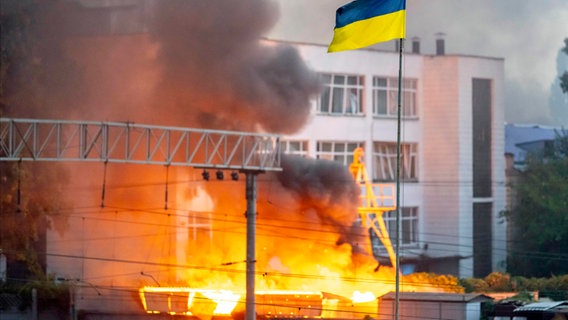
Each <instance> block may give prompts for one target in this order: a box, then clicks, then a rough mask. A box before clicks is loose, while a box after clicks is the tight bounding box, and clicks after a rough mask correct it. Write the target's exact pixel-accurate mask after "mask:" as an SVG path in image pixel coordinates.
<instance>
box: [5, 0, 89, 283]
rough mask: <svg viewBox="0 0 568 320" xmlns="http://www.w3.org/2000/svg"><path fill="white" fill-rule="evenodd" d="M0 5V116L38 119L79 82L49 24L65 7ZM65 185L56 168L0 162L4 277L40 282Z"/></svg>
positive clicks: (26, 2) (12, 1)
mask: <svg viewBox="0 0 568 320" xmlns="http://www.w3.org/2000/svg"><path fill="white" fill-rule="evenodd" d="M1 1H2V5H1V6H0V44H1V46H0V116H2V117H5V116H25V117H41V115H42V110H47V109H49V108H48V106H49V103H48V102H49V101H52V102H65V100H64V99H61V98H60V96H56V97H55V98H53V96H54V95H53V94H52V92H60V91H61V90H59V89H60V88H62V87H64V86H65V85H67V84H69V83H72V82H74V81H77V80H78V79H79V77H80V72H78V70H77V69H76V68H74V63H73V62H72V60H70V59H69V58H68V57H67V56H66V55H65V54H64V45H63V44H64V42H65V36H66V33H65V32H61V31H60V30H59V29H60V28H61V25H62V24H61V23H55V22H56V21H58V20H57V19H53V13H55V12H59V11H61V12H64V11H62V10H60V9H62V6H65V5H68V4H66V3H65V2H63V1H58V0H42V1H36V0H1ZM48 22H49V23H48ZM61 70H66V71H68V72H61ZM69 95H72V93H70V94H69ZM1 152H2V150H0V154H1ZM67 180H68V177H67V171H66V170H65V168H64V167H62V166H61V165H57V164H46V163H42V164H40V163H34V164H31V163H18V162H0V250H2V252H3V253H4V254H6V256H7V258H8V273H9V276H12V277H13V278H28V279H29V278H32V277H33V278H41V277H44V276H45V275H44V274H43V271H44V268H43V267H44V265H45V254H40V253H43V252H45V239H44V238H45V232H46V230H48V229H49V228H55V229H56V230H58V231H59V232H63V231H64V230H65V228H66V224H67V220H66V218H65V216H64V215H62V214H60V210H59V207H60V206H61V205H62V203H63V202H62V199H63V197H62V191H61V190H62V189H61V187H62V186H63V184H64V183H65V182H66V181H67Z"/></svg>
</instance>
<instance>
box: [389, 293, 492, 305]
mask: <svg viewBox="0 0 568 320" xmlns="http://www.w3.org/2000/svg"><path fill="white" fill-rule="evenodd" d="M380 299H381V300H394V299H395V293H394V292H389V293H387V294H385V295H383V296H382V297H381V298H380ZM399 299H400V300H406V301H436V302H466V303H467V302H483V301H490V300H493V298H491V297H489V296H486V295H484V294H479V293H447V292H399Z"/></svg>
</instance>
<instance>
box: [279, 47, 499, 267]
mask: <svg viewBox="0 0 568 320" xmlns="http://www.w3.org/2000/svg"><path fill="white" fill-rule="evenodd" d="M293 45H294V46H295V47H297V48H298V50H299V51H300V53H301V55H302V56H303V58H304V59H305V61H306V63H307V64H308V65H309V66H310V67H311V68H312V69H314V70H316V71H317V72H318V73H320V74H321V75H322V79H323V81H324V83H325V84H326V85H325V89H324V91H323V93H322V95H321V97H320V98H319V99H318V100H317V101H314V102H313V109H312V114H311V116H310V120H309V123H308V124H307V125H306V126H305V127H304V128H303V129H302V130H301V132H298V133H297V134H294V135H292V136H287V137H285V138H284V140H285V141H284V145H285V147H286V149H287V151H288V152H292V153H297V154H302V155H307V156H309V157H315V158H324V159H333V160H336V161H339V162H342V163H344V164H345V165H348V164H349V163H350V162H351V161H352V159H353V158H352V151H353V150H354V149H355V148H356V147H358V146H361V147H363V148H364V149H365V151H366V152H365V163H366V164H367V170H368V172H369V175H370V176H372V179H373V181H374V182H394V181H395V175H396V141H397V91H398V89H397V88H398V87H397V85H398V84H397V79H398V65H399V62H398V60H399V54H398V52H397V51H394V50H393V51H390V52H389V51H379V50H373V49H362V50H354V51H345V52H339V53H332V54H328V53H327V52H326V51H327V47H326V46H321V45H311V44H293ZM413 45H414V48H415V50H417V48H418V47H419V45H417V43H413ZM443 49H444V48H443V40H442V41H440V40H438V52H439V54H436V55H431V54H420V53H417V52H416V53H405V54H404V59H403V65H402V74H403V76H402V78H403V102H402V109H403V111H402V113H403V119H402V125H401V137H402V139H401V141H402V147H401V150H402V170H401V177H402V184H401V199H400V204H401V214H402V233H401V235H402V237H401V238H402V239H401V242H402V250H401V254H402V255H401V259H402V261H404V259H407V260H408V259H410V260H412V261H414V262H415V265H416V266H417V267H418V269H420V270H422V271H431V272H439V273H446V274H448V273H449V274H454V275H458V276H459V277H472V276H476V277H484V276H486V275H487V274H489V273H490V272H491V271H495V270H503V269H504V267H505V257H506V252H505V248H506V243H505V233H506V232H505V228H506V226H505V222H504V221H503V219H501V218H500V217H499V212H500V211H501V210H503V209H504V208H505V183H504V182H505V160H504V157H503V154H504V131H503V123H504V107H505V105H504V85H503V82H504V60H503V59H501V58H487V57H478V56H467V55H445V54H444V53H443V52H444V50H443ZM386 217H387V224H389V225H390V229H392V227H393V225H394V221H395V216H394V215H393V214H387V215H386ZM391 238H392V235H391ZM413 258H414V259H413ZM417 258H422V259H417Z"/></svg>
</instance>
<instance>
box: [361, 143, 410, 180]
mask: <svg viewBox="0 0 568 320" xmlns="http://www.w3.org/2000/svg"><path fill="white" fill-rule="evenodd" d="M380 147H386V148H387V149H382V150H381V149H380ZM400 148H401V152H400V156H401V177H400V178H401V179H400V180H401V181H403V182H418V177H419V172H418V168H419V167H418V165H419V163H418V143H415V142H405V143H401V146H400ZM396 157H397V150H396V142H389V141H374V142H373V154H372V159H373V160H372V162H373V181H375V182H393V181H396ZM387 169H388V172H386V170H387Z"/></svg>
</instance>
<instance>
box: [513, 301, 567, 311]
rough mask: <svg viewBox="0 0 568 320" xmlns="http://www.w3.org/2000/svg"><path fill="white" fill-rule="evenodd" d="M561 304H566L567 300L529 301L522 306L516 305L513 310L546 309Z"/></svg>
mask: <svg viewBox="0 0 568 320" xmlns="http://www.w3.org/2000/svg"><path fill="white" fill-rule="evenodd" d="M563 305H566V306H568V301H545V302H535V303H529V304H526V305H524V306H522V307H518V308H516V309H515V311H513V312H525V311H548V310H552V309H555V308H558V307H561V306H563Z"/></svg>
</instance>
